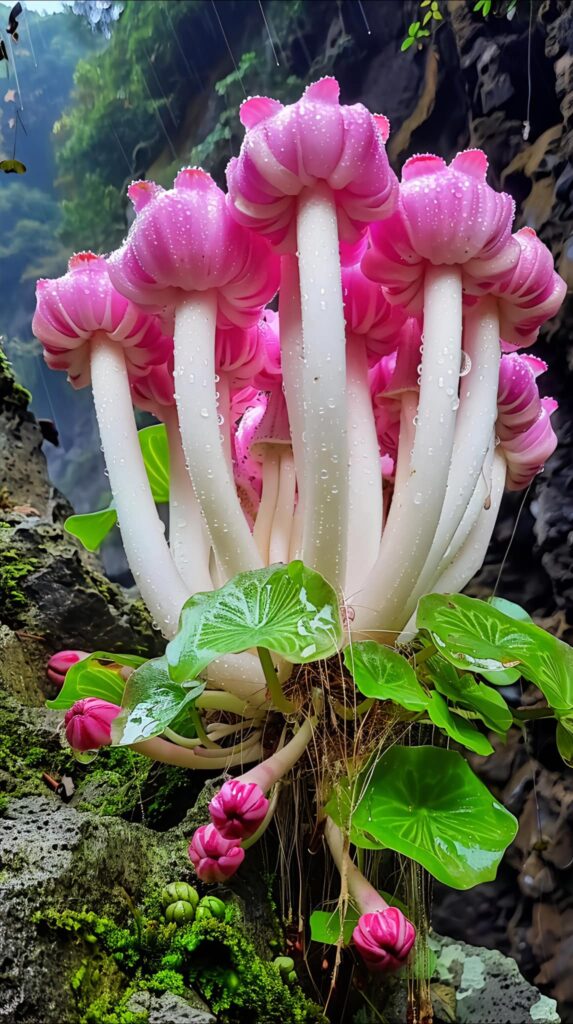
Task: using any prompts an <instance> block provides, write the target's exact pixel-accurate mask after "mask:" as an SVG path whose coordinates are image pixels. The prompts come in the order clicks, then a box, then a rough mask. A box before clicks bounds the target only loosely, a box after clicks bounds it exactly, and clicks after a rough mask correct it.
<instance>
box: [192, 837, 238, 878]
mask: <svg viewBox="0 0 573 1024" xmlns="http://www.w3.org/2000/svg"><path fill="white" fill-rule="evenodd" d="M189 856H190V858H191V861H192V863H193V867H194V868H195V871H196V872H197V874H198V876H199V878H200V879H201V881H202V882H226V880H227V879H228V878H230V877H231V875H234V874H235V871H237V870H238V868H240V866H241V864H242V863H243V860H244V859H245V851H244V850H243V849H242V848H241V846H240V845H239V843H238V842H237V840H236V839H225V837H224V836H222V835H221V833H220V832H218V831H217V829H216V828H215V826H214V825H201V826H200V828H198V829H197V831H196V832H195V835H194V836H193V839H192V840H191V843H190V846H189Z"/></svg>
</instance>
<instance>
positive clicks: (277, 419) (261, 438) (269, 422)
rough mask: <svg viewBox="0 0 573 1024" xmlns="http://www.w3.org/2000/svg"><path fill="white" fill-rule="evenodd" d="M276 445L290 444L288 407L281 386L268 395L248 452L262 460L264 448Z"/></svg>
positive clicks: (280, 446) (282, 446) (281, 446)
mask: <svg viewBox="0 0 573 1024" xmlns="http://www.w3.org/2000/svg"><path fill="white" fill-rule="evenodd" d="M277 445H278V447H279V448H284V447H285V445H292V438H291V433H290V423H289V418H288V409H287V404H286V399H285V396H284V392H283V391H282V389H281V388H275V390H274V391H271V393H270V395H269V399H268V402H267V407H266V409H265V412H264V415H263V416H262V417H261V419H260V420H259V422H258V423H257V426H256V427H255V430H254V432H253V435H252V437H251V449H250V453H251V455H252V456H253V458H255V459H260V460H261V461H262V460H263V458H264V453H265V449H266V448H268V447H269V446H271V447H276V446H277Z"/></svg>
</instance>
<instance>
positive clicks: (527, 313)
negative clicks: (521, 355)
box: [492, 228, 567, 349]
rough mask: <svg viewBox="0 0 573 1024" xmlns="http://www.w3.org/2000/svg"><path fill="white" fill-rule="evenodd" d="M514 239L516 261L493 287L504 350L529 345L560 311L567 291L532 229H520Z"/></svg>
mask: <svg viewBox="0 0 573 1024" xmlns="http://www.w3.org/2000/svg"><path fill="white" fill-rule="evenodd" d="M513 238H514V240H515V242H516V243H517V244H518V245H519V259H518V262H517V264H516V265H515V267H514V268H513V270H512V271H511V273H508V274H506V275H505V276H504V277H502V279H501V280H500V281H498V282H496V283H495V285H494V287H493V289H492V290H493V292H494V294H496V295H497V296H498V297H499V311H500V333H501V336H502V338H503V340H504V342H505V346H504V347H505V348H506V349H508V348H511V347H521V348H525V347H527V346H528V345H532V344H533V342H534V341H535V339H536V338H537V335H538V333H539V328H540V327H541V325H542V324H544V323H545V321H546V320H550V319H551V317H553V316H555V314H556V313H557V311H558V310H559V307H560V306H561V303H562V302H563V299H564V298H565V293H566V290H567V286H566V283H565V281H564V280H563V278H561V277H560V276H559V274H558V273H557V272H556V271H555V269H554V266H553V256H552V255H551V253H550V251H549V249H548V248H547V246H545V245H544V244H543V242H541V241H540V240H539V238H538V237H537V235H536V233H535V231H533V229H532V228H521V230H520V231H517V232H516V234H515V235H514V236H513Z"/></svg>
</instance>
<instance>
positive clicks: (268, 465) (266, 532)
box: [253, 445, 279, 565]
mask: <svg viewBox="0 0 573 1024" xmlns="http://www.w3.org/2000/svg"><path fill="white" fill-rule="evenodd" d="M278 492H279V453H278V452H277V450H276V447H275V446H274V445H265V450H264V455H263V489H262V492H261V501H260V504H259V508H258V511H257V518H256V519H255V525H254V527H253V537H254V539H255V543H256V545H257V548H258V550H259V554H260V556H261V559H262V561H263V565H268V564H269V544H270V539H271V527H272V525H273V514H274V511H275V507H276V503H277V496H278Z"/></svg>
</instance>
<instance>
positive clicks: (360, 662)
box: [344, 640, 429, 711]
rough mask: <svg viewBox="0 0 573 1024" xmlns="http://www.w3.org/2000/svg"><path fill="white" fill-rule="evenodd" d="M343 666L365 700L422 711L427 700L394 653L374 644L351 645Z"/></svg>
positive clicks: (405, 664) (408, 667) (407, 666)
mask: <svg viewBox="0 0 573 1024" xmlns="http://www.w3.org/2000/svg"><path fill="white" fill-rule="evenodd" d="M344 664H345V665H346V667H347V668H348V669H349V671H350V672H351V674H352V677H353V679H354V682H355V683H356V685H357V687H358V689H359V690H360V692H361V693H363V694H364V696H365V697H375V698H376V699H377V700H392V701H394V703H395V704H400V705H401V707H403V708H406V709H407V710H408V711H423V709H424V708H425V707H427V705H428V702H429V696H428V694H427V693H426V692H425V690H424V689H423V687H422V686H420V683H419V682H418V680H417V678H416V673H415V672H414V669H413V668H412V666H411V665H410V664H409V662H408V661H406V659H405V658H403V657H402V655H401V654H398V653H397V651H393V650H391V648H389V647H383V646H382V644H377V643H375V641H374V640H364V641H361V642H360V643H356V644H351V645H350V646H349V647H346V648H345V650H344Z"/></svg>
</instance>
